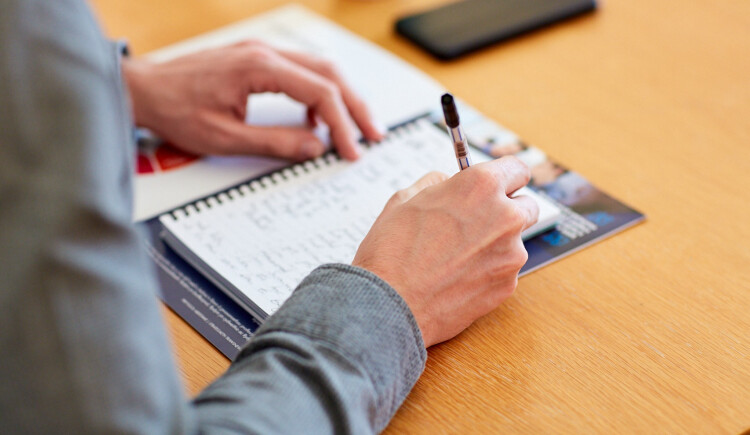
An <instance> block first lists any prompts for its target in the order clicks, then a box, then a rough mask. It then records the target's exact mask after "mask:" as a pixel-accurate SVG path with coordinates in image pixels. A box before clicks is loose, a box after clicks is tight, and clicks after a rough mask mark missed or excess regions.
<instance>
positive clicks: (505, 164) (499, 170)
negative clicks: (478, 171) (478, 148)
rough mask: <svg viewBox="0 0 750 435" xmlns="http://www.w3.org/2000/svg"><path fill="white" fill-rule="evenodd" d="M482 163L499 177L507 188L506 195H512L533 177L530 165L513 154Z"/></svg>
mask: <svg viewBox="0 0 750 435" xmlns="http://www.w3.org/2000/svg"><path fill="white" fill-rule="evenodd" d="M480 165H481V166H482V167H483V168H484V169H485V170H489V171H490V172H492V173H493V175H495V177H497V179H498V181H499V182H500V183H501V185H502V186H503V187H504V188H505V194H506V195H510V194H511V193H513V192H515V191H516V190H518V189H520V188H522V187H523V186H525V185H526V184H528V182H529V179H530V177H531V172H530V171H529V167H528V166H526V164H525V163H523V162H522V161H520V160H518V159H517V158H516V157H513V156H505V157H502V158H500V159H497V160H492V161H489V162H486V163H480ZM480 165H477V166H480Z"/></svg>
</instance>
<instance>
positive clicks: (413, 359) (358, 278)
mask: <svg viewBox="0 0 750 435" xmlns="http://www.w3.org/2000/svg"><path fill="white" fill-rule="evenodd" d="M273 331H283V332H288V333H294V334H301V335H304V336H306V337H309V338H310V339H312V340H319V341H322V342H325V343H327V344H328V345H330V346H332V347H333V348H334V349H336V350H338V351H339V352H340V353H341V354H342V355H343V356H345V357H347V358H348V359H350V360H351V361H354V362H356V363H357V364H358V365H360V366H361V367H362V368H363V369H364V370H365V371H366V372H367V373H368V374H369V376H370V377H371V380H372V382H373V385H374V387H375V390H376V394H377V396H378V402H379V404H380V405H382V406H383V407H386V409H389V410H390V412H389V415H393V414H394V413H395V412H396V410H397V409H398V407H399V406H400V405H401V403H402V402H403V401H404V399H405V398H406V396H407V395H408V394H409V391H411V389H412V387H413V386H414V384H415V383H416V382H417V379H419V376H420V375H421V374H422V371H423V370H424V366H425V361H426V359H427V351H426V350H425V345H424V341H423V340H422V334H421V331H420V330H419V326H418V325H417V322H416V319H415V318H414V316H413V314H412V312H411V310H410V309H409V307H408V306H407V305H406V302H404V300H403V298H401V296H400V295H399V294H398V293H397V292H396V291H395V290H394V289H393V288H392V287H391V286H390V285H388V283H386V282H385V281H383V280H382V279H380V278H379V277H378V276H377V275H375V274H373V273H371V272H369V271H367V270H365V269H361V268H358V267H354V266H350V265H344V264H328V265H324V266H321V267H319V268H317V269H315V270H314V271H313V272H312V273H311V274H310V275H308V276H307V277H306V278H305V279H304V280H303V281H302V283H300V285H299V286H298V287H297V289H296V290H295V291H294V293H293V294H292V296H291V297H290V298H289V300H287V301H286V303H284V305H283V306H282V307H281V308H280V309H279V310H278V311H277V312H276V314H274V315H273V316H271V317H270V318H269V319H268V320H267V321H266V322H265V323H264V324H263V326H262V327H261V328H260V329H259V330H258V331H257V332H256V337H257V336H259V335H262V334H263V333H268V332H273ZM385 423H387V422H384V424H385Z"/></svg>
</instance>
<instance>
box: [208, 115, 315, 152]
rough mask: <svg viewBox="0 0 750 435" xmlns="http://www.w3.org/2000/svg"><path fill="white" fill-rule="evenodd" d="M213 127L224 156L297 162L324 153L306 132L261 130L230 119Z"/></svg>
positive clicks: (266, 128) (311, 135)
mask: <svg viewBox="0 0 750 435" xmlns="http://www.w3.org/2000/svg"><path fill="white" fill-rule="evenodd" d="M216 124H217V128H218V129H219V131H221V135H222V139H221V141H222V143H221V144H220V147H221V149H220V152H222V153H224V154H253V155H263V156H270V157H281V158H284V159H291V160H298V161H301V160H307V159H311V158H314V157H317V156H319V155H321V154H323V152H324V151H325V149H326V147H325V145H324V144H323V143H322V142H321V141H320V140H319V139H318V138H317V137H316V136H315V134H313V132H312V131H311V130H309V129H307V128H301V127H265V126H263V127H261V126H253V125H247V124H245V123H243V122H240V121H237V120H234V119H222V120H220V121H217V123H216Z"/></svg>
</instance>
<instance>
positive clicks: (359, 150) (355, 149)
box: [352, 141, 362, 160]
mask: <svg viewBox="0 0 750 435" xmlns="http://www.w3.org/2000/svg"><path fill="white" fill-rule="evenodd" d="M352 153H353V154H354V159H353V160H356V159H358V158H359V157H360V156H361V155H362V146H361V145H360V144H359V142H356V141H355V142H354V146H353V147H352Z"/></svg>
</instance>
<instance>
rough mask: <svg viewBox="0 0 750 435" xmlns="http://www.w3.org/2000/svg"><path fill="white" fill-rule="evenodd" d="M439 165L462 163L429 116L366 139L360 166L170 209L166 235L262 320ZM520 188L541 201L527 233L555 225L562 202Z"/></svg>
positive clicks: (278, 180) (323, 163)
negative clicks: (371, 140)
mask: <svg viewBox="0 0 750 435" xmlns="http://www.w3.org/2000/svg"><path fill="white" fill-rule="evenodd" d="M474 155H475V160H477V161H481V160H488V159H489V157H486V156H485V155H483V154H482V153H481V152H480V151H479V150H475V152H474ZM434 170H438V171H442V172H445V173H448V174H452V173H455V172H456V171H457V165H456V159H455V157H454V155H453V149H452V146H451V142H450V140H449V138H448V137H447V135H446V134H445V133H444V131H443V130H442V129H441V128H439V127H438V126H436V125H434V124H432V123H431V122H430V121H428V120H427V119H421V120H417V121H415V122H412V123H409V124H407V125H405V126H402V127H399V128H398V129H396V130H394V131H393V132H391V133H390V134H389V135H388V136H387V137H386V138H385V139H384V140H383V141H381V142H379V143H375V144H370V145H367V147H366V150H365V152H364V155H363V157H362V158H360V159H359V160H358V161H356V162H347V161H343V160H341V159H340V158H339V157H338V156H337V155H336V154H333V153H328V154H326V155H324V156H322V157H320V158H318V159H316V160H312V161H308V162H305V163H300V164H297V165H293V166H290V167H287V168H285V169H282V170H279V171H276V172H274V173H272V174H270V175H267V176H264V177H261V178H259V179H255V180H252V181H250V182H248V183H244V184H241V185H239V186H236V187H234V188H231V189H229V190H226V191H224V192H222V193H219V194H217V195H212V196H210V197H207V198H205V199H202V200H199V201H196V202H193V203H191V204H188V205H186V206H184V207H181V208H178V209H175V210H173V211H172V212H170V213H167V214H164V215H162V216H160V218H159V219H160V221H161V223H162V225H163V226H164V232H163V233H162V237H163V239H164V240H165V241H166V242H167V244H168V245H169V246H170V247H171V248H172V249H174V250H175V251H176V252H177V253H178V254H179V255H180V256H181V257H183V258H184V259H185V260H186V261H187V262H188V263H190V264H191V265H192V266H193V267H195V268H196V269H197V270H198V271H200V272H201V274H203V275H204V276H205V277H206V278H208V279H209V280H211V281H212V282H213V283H214V284H216V285H217V286H218V287H219V288H220V289H221V290H223V291H224V292H225V293H226V294H228V295H229V296H230V297H231V298H233V299H234V300H235V301H236V302H238V303H239V304H240V305H241V306H242V307H244V308H245V309H246V310H248V311H249V312H250V313H251V314H253V315H254V316H255V317H256V318H257V319H259V320H260V321H262V320H264V319H265V318H266V317H267V316H269V315H270V314H273V313H274V312H275V311H276V310H277V309H278V308H279V306H280V305H281V304H282V303H283V302H284V301H285V300H286V299H287V298H288V297H289V296H290V295H291V293H292V291H293V290H294V288H295V287H296V285H297V284H299V282H300V281H301V280H302V278H304V277H305V275H307V274H308V273H310V271H312V270H313V269H314V268H315V267H317V266H319V265H321V264H325V263H335V262H343V263H350V262H351V261H352V259H353V258H354V254H355V253H356V250H357V247H358V246H359V243H360V242H361V241H362V239H363V238H364V236H365V235H366V234H367V232H368V231H369V229H370V227H371V226H372V224H373V223H374V221H375V219H376V218H377V216H378V215H379V214H380V212H381V211H382V209H383V207H384V205H385V203H386V202H387V200H388V199H389V198H390V196H391V195H392V194H393V193H394V192H396V191H397V190H398V189H402V188H404V187H407V186H409V185H411V184H412V183H414V182H415V181H416V180H417V179H419V178H420V177H422V176H423V175H424V174H426V173H427V172H430V171H434ZM519 193H523V194H528V195H531V196H532V197H533V198H534V199H536V200H537V202H538V203H539V204H540V220H539V222H538V223H537V225H535V226H534V227H532V228H530V229H528V230H526V232H525V233H524V236H525V237H528V236H531V235H533V234H534V233H538V232H539V231H542V230H544V229H545V228H549V227H550V226H552V225H554V223H555V221H556V218H557V216H558V215H559V214H560V210H559V209H558V208H557V207H556V206H555V205H553V204H552V203H550V202H548V201H546V200H545V199H543V198H541V197H540V196H538V195H537V194H536V193H535V192H533V191H532V190H530V189H527V188H524V189H523V191H522V192H519Z"/></svg>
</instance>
